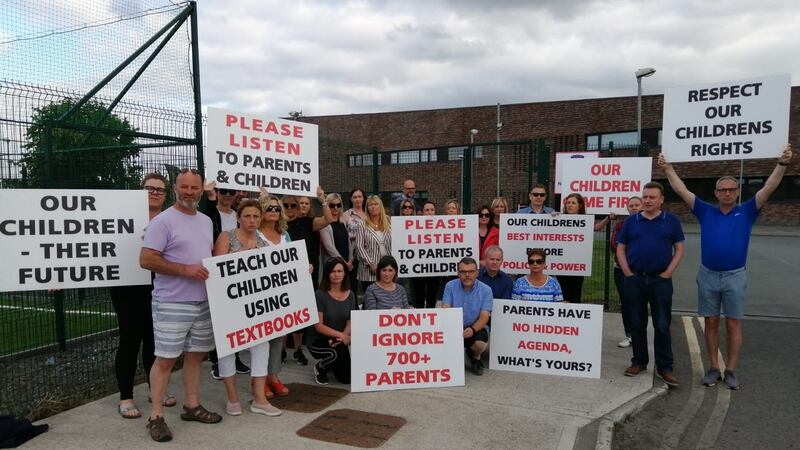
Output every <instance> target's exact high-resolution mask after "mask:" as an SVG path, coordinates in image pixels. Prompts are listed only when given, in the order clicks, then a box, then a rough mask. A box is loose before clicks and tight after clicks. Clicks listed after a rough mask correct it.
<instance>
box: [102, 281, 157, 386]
mask: <svg viewBox="0 0 800 450" xmlns="http://www.w3.org/2000/svg"><path fill="white" fill-rule="evenodd" d="M152 292H153V287H152V286H150V285H146V286H124V287H113V288H109V293H110V294H111V303H112V304H113V305H114V311H115V312H116V313H117V322H119V347H118V348H117V356H116V359H115V361H114V372H115V374H116V376H117V386H118V387H119V398H120V400H128V399H132V398H133V380H134V378H135V377H136V362H137V360H138V359H139V349H140V348H141V353H142V369H144V375H145V379H146V380H147V383H148V384H149V383H150V368H151V367H153V362H154V361H155V360H156V357H155V354H154V353H155V342H154V338H153V313H152V308H151V305H152V301H153V299H152Z"/></svg>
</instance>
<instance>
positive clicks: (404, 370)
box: [350, 308, 464, 392]
mask: <svg viewBox="0 0 800 450" xmlns="http://www.w3.org/2000/svg"><path fill="white" fill-rule="evenodd" d="M462 321H463V318H462V311H461V308H447V309H387V310H377V311H375V310H370V311H353V312H352V313H351V316H350V327H351V330H350V331H351V337H352V339H351V344H350V358H351V365H350V368H351V369H350V370H351V377H350V389H351V391H352V392H367V391H388V390H394V389H416V388H430V387H449V386H463V385H464V338H463V333H464V328H463V326H462Z"/></svg>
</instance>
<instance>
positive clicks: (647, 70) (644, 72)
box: [634, 67, 656, 149]
mask: <svg viewBox="0 0 800 450" xmlns="http://www.w3.org/2000/svg"><path fill="white" fill-rule="evenodd" d="M654 73H656V69H653V68H652V67H643V68H641V69H639V70H637V71H636V72H634V74H635V75H636V85H637V88H638V90H637V94H636V148H637V149H640V148H642V78H644V77H649V76H650V75H652V74H654Z"/></svg>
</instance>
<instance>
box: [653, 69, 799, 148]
mask: <svg viewBox="0 0 800 450" xmlns="http://www.w3.org/2000/svg"><path fill="white" fill-rule="evenodd" d="M791 89H792V77H791V75H789V74H785V75H774V76H768V77H762V78H751V79H747V80H733V81H720V82H716V83H705V84H698V85H693V86H680V87H674V88H668V89H666V90H665V91H664V120H663V125H662V133H661V142H662V149H663V150H662V151H663V152H664V156H665V157H666V159H667V161H669V162H685V161H725V160H739V159H756V158H777V157H779V156H780V155H781V152H782V151H783V147H784V145H785V144H786V143H787V142H789V104H790V96H791Z"/></svg>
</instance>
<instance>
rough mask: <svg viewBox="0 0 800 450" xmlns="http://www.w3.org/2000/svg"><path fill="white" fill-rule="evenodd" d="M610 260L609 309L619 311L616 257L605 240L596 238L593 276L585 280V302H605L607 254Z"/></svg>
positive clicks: (593, 255)
mask: <svg viewBox="0 0 800 450" xmlns="http://www.w3.org/2000/svg"><path fill="white" fill-rule="evenodd" d="M607 253H608V255H609V260H608V270H610V272H609V274H608V283H609V286H608V298H609V307H610V309H611V310H612V311H615V310H619V296H618V295H617V288H616V286H614V257H613V256H614V255H612V254H611V252H610V251H607V250H606V243H605V241H604V240H601V239H600V238H598V237H596V238H595V241H594V249H593V254H592V276H590V277H586V279H584V280H583V295H582V297H583V302H584V303H599V304H602V303H603V302H604V300H605V287H604V286H605V282H606V281H605V280H606V274H605V271H606V254H607Z"/></svg>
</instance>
